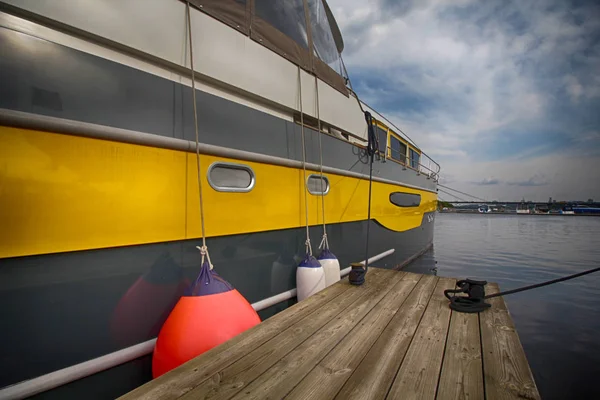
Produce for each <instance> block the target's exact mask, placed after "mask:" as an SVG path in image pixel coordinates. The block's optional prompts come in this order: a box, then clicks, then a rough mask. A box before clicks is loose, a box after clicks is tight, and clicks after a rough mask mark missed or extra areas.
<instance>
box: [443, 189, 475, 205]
mask: <svg viewBox="0 0 600 400" xmlns="http://www.w3.org/2000/svg"><path fill="white" fill-rule="evenodd" d="M438 191H440V192H442V193H444V194H447V195H448V196H452V197H454V198H455V199H458V200H459V201H463V202H465V203H468V201H467V200H465V199H463V198H460V197H458V196H457V195H455V194H452V193H449V192H446V191H445V190H442V189H440V188H438Z"/></svg>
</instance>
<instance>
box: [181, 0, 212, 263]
mask: <svg viewBox="0 0 600 400" xmlns="http://www.w3.org/2000/svg"><path fill="white" fill-rule="evenodd" d="M186 8H187V18H188V33H189V40H190V67H191V69H192V74H191V75H192V97H193V102H194V130H195V132H196V176H197V178H198V199H199V202H200V226H201V228H202V247H198V249H199V250H200V254H201V255H202V262H201V264H200V265H202V264H203V263H204V257H205V256H206V258H207V259H208V263H209V264H210V269H213V265H212V263H211V262H210V256H209V255H208V247H206V231H205V229H204V201H203V198H202V177H201V171H202V169H201V168H200V141H199V139H198V112H197V107H196V79H195V76H194V74H195V70H194V46H193V43H192V17H191V12H190V2H189V1H187V2H186Z"/></svg>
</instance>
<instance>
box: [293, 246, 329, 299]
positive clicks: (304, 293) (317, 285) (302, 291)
mask: <svg viewBox="0 0 600 400" xmlns="http://www.w3.org/2000/svg"><path fill="white" fill-rule="evenodd" d="M325 287H326V285H325V271H324V270H323V267H322V266H321V264H320V263H319V261H317V259H316V258H314V257H313V256H311V255H307V256H306V258H305V259H304V260H302V262H301V263H300V264H299V265H298V268H296V288H297V290H298V301H302V300H304V299H306V298H307V297H309V296H312V295H313V294H315V293H317V292H318V291H320V290H323V289H325Z"/></svg>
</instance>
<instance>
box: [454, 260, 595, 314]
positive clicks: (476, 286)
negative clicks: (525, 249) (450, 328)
mask: <svg viewBox="0 0 600 400" xmlns="http://www.w3.org/2000/svg"><path fill="white" fill-rule="evenodd" d="M597 271H600V267H597V268H593V269H589V270H587V271H583V272H578V273H576V274H572V275H568V276H564V277H562V278H557V279H552V280H549V281H546V282H541V283H536V284H534V285H528V286H523V287H520V288H517V289H512V290H507V291H505V292H498V293H493V294H488V295H487V296H486V295H485V285H487V282H486V281H476V280H473V279H463V280H460V281H457V282H456V287H457V289H447V290H444V296H446V298H447V299H448V300H450V308H451V309H453V310H454V311H458V312H464V313H478V312H481V311H484V310H485V309H487V308H490V307H491V304H489V303H486V302H485V301H484V300H487V299H492V298H494V297H500V296H507V295H509V294H514V293H519V292H524V291H526V290H531V289H536V288H539V287H543V286H548V285H552V284H554V283H558V282H564V281H568V280H570V279H574V278H578V277H580V276H584V275H588V274H591V273H593V272H597ZM460 293H464V294H466V296H456V295H457V294H460Z"/></svg>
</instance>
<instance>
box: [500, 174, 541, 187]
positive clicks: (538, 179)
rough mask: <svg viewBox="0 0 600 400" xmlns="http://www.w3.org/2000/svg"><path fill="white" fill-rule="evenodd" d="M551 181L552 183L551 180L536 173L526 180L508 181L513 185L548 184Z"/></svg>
mask: <svg viewBox="0 0 600 400" xmlns="http://www.w3.org/2000/svg"><path fill="white" fill-rule="evenodd" d="M549 183H550V181H549V180H547V179H545V178H543V177H541V176H538V175H534V176H532V177H530V178H529V179H526V180H524V181H512V182H507V184H508V185H511V186H546V185H548V184H549Z"/></svg>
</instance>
